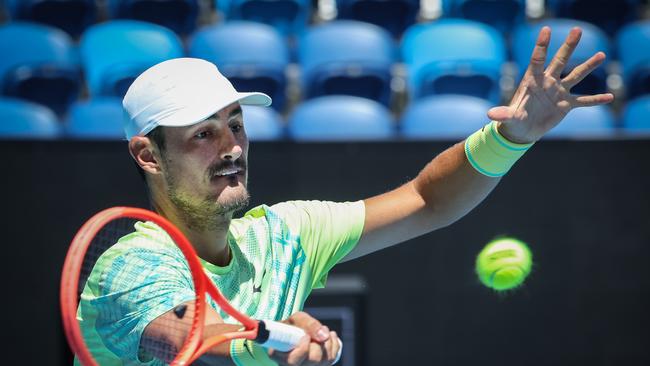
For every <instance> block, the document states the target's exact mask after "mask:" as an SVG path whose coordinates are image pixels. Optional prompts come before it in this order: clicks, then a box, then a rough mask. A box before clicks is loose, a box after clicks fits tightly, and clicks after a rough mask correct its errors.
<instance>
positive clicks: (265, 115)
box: [242, 105, 284, 141]
mask: <svg viewBox="0 0 650 366" xmlns="http://www.w3.org/2000/svg"><path fill="white" fill-rule="evenodd" d="M242 110H243V112H244V129H245V130H246V135H247V136H248V139H249V140H251V141H268V140H279V139H282V138H283V136H284V129H283V123H282V118H281V117H280V115H279V114H278V112H276V111H275V110H274V109H273V108H268V107H259V106H252V105H243V106H242Z"/></svg>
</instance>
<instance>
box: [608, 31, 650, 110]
mask: <svg viewBox="0 0 650 366" xmlns="http://www.w3.org/2000/svg"><path fill="white" fill-rule="evenodd" d="M616 44H617V48H618V57H619V59H620V61H621V65H622V67H623V79H624V81H625V86H626V90H627V97H628V98H635V97H637V96H639V95H643V94H650V20H646V21H643V22H637V23H633V24H630V25H628V26H626V27H625V28H623V29H622V30H621V32H620V33H619V34H618V37H617V40H616Z"/></svg>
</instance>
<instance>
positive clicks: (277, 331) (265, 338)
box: [255, 320, 306, 352]
mask: <svg viewBox="0 0 650 366" xmlns="http://www.w3.org/2000/svg"><path fill="white" fill-rule="evenodd" d="M305 334H306V333H305V331H304V330H302V329H300V328H298V327H294V326H292V325H289V324H284V323H280V322H276V321H273V320H260V324H259V328H258V331H257V338H256V339H255V342H257V343H258V344H259V345H260V346H262V347H265V348H273V349H275V350H278V351H280V352H288V351H291V350H292V349H294V348H295V347H296V346H297V345H298V343H299V342H300V339H301V338H302V337H304V336H305Z"/></svg>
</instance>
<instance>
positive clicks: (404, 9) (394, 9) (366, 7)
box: [336, 0, 420, 38]
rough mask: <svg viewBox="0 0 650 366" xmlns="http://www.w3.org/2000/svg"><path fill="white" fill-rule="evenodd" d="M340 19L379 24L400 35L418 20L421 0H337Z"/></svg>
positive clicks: (397, 35) (396, 35) (394, 34)
mask: <svg viewBox="0 0 650 366" xmlns="http://www.w3.org/2000/svg"><path fill="white" fill-rule="evenodd" d="M336 6H337V10H338V18H339V19H354V20H359V21H362V22H367V23H372V24H375V25H378V26H380V27H382V28H384V29H386V30H387V31H388V32H390V33H391V34H392V35H393V36H394V37H396V38H397V37H399V36H400V35H401V34H402V33H403V32H404V30H405V29H406V28H408V27H409V26H411V25H412V24H414V23H415V21H416V16H417V13H418V10H419V8H420V1H419V0H337V1H336Z"/></svg>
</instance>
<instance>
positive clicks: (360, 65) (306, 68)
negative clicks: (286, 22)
mask: <svg viewBox="0 0 650 366" xmlns="http://www.w3.org/2000/svg"><path fill="white" fill-rule="evenodd" d="M343 40H344V41H343ZM396 53H397V52H396V49H395V45H394V42H393V39H392V38H391V36H390V34H388V32H386V31H385V30H383V29H381V28H379V27H377V26H375V25H373V24H368V23H363V22H356V21H335V22H331V23H327V24H324V25H321V26H318V27H314V28H311V29H310V30H309V31H308V32H307V33H305V35H304V36H303V37H302V38H300V40H299V44H298V61H299V63H300V67H301V70H302V73H301V76H302V88H303V92H304V94H305V96H306V97H307V98H312V97H317V96H321V95H333V94H345V95H356V96H359V97H364V98H368V99H373V100H376V101H378V102H380V103H382V104H385V105H388V104H389V101H390V95H391V89H390V82H391V66H392V65H393V63H394V62H396Z"/></svg>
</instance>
